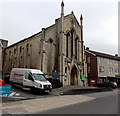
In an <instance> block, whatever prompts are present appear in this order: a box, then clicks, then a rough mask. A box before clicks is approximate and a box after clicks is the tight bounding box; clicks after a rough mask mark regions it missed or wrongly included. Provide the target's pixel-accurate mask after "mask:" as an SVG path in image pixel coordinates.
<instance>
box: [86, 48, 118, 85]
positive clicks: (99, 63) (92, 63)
mask: <svg viewBox="0 0 120 116" xmlns="http://www.w3.org/2000/svg"><path fill="white" fill-rule="evenodd" d="M86 62H87V75H88V84H89V85H91V81H96V82H97V81H98V79H101V81H105V79H106V77H107V78H108V80H109V81H115V82H117V83H118V84H120V72H119V71H120V70H119V63H120V57H118V55H117V54H116V55H115V56H113V55H110V54H106V53H100V52H97V51H92V50H89V48H86Z"/></svg>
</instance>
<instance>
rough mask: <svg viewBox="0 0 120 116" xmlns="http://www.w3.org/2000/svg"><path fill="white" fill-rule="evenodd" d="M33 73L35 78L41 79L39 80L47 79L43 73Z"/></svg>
mask: <svg viewBox="0 0 120 116" xmlns="http://www.w3.org/2000/svg"><path fill="white" fill-rule="evenodd" d="M32 75H33V77H34V79H35V80H39V81H46V80H47V79H46V78H45V76H44V75H43V74H37V73H33V74H32Z"/></svg>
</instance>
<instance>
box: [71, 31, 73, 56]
mask: <svg viewBox="0 0 120 116" xmlns="http://www.w3.org/2000/svg"><path fill="white" fill-rule="evenodd" d="M73 32H74V30H73V29H72V30H71V58H72V56H73Z"/></svg>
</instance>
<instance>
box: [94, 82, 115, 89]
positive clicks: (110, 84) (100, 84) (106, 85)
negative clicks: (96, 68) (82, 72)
mask: <svg viewBox="0 0 120 116" xmlns="http://www.w3.org/2000/svg"><path fill="white" fill-rule="evenodd" d="M96 86H97V87H111V88H113V89H114V88H117V83H116V82H100V83H97V84H96Z"/></svg>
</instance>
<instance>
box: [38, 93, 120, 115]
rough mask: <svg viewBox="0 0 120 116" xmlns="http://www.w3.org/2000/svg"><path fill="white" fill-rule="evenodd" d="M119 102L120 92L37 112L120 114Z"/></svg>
mask: <svg viewBox="0 0 120 116" xmlns="http://www.w3.org/2000/svg"><path fill="white" fill-rule="evenodd" d="M113 93H114V92H113ZM102 94H104V93H102ZM118 102H119V103H118ZM118 104H120V100H118V94H112V95H108V96H104V97H97V99H95V100H92V101H88V102H83V103H78V104H75V105H70V106H67V107H62V108H56V109H53V110H49V111H44V112H37V114H118Z"/></svg>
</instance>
